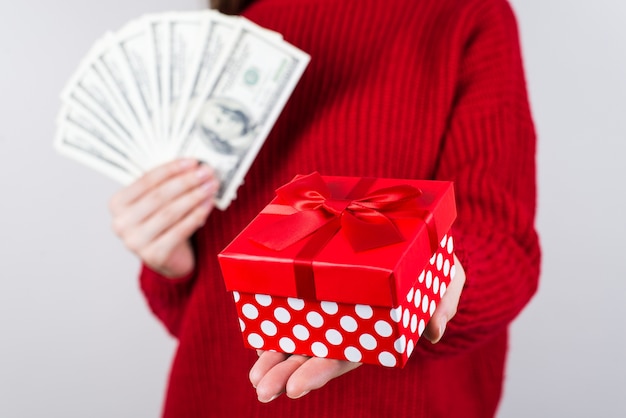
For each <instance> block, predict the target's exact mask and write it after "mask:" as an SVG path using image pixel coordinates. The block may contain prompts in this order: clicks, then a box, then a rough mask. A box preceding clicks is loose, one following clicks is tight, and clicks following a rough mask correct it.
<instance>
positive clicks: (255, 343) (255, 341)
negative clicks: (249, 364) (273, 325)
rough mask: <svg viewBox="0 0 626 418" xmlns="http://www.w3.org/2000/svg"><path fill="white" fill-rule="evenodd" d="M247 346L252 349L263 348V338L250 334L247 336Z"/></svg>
mask: <svg viewBox="0 0 626 418" xmlns="http://www.w3.org/2000/svg"><path fill="white" fill-rule="evenodd" d="M248 344H250V345H251V346H252V347H254V348H261V347H263V344H265V341H263V337H261V336H260V335H259V334H255V333H252V334H250V335H248Z"/></svg>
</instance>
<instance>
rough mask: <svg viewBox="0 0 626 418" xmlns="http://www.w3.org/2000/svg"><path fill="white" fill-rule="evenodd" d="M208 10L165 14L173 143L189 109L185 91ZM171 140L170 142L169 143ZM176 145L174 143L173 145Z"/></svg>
mask: <svg viewBox="0 0 626 418" xmlns="http://www.w3.org/2000/svg"><path fill="white" fill-rule="evenodd" d="M208 18H209V14H208V13H202V12H187V13H184V12H180V13H168V14H166V16H165V17H164V19H165V20H166V22H167V25H168V26H169V30H168V34H169V36H170V42H169V43H168V46H169V54H168V58H169V62H168V64H169V70H168V71H167V75H169V81H168V82H169V89H168V93H169V106H168V107H169V114H168V121H169V126H168V131H167V137H168V138H169V139H170V141H171V142H170V144H171V143H172V142H174V138H175V137H176V130H177V129H178V126H180V123H181V120H182V119H183V117H184V115H185V113H186V110H187V109H186V103H183V102H186V100H183V97H182V96H183V94H184V93H186V90H187V89H188V87H187V86H188V85H189V84H191V79H192V77H193V75H194V72H195V71H194V70H195V69H196V68H197V63H198V61H199V59H200V57H201V52H202V51H201V43H200V42H198V40H199V39H202V38H203V37H204V36H206V34H207V31H208V28H209V24H210V21H209V19H208ZM170 144H168V145H170ZM174 148H175V147H174Z"/></svg>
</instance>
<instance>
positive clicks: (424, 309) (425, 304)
mask: <svg viewBox="0 0 626 418" xmlns="http://www.w3.org/2000/svg"><path fill="white" fill-rule="evenodd" d="M422 312H424V313H426V312H428V295H424V297H423V298H422Z"/></svg>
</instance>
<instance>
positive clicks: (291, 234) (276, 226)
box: [250, 210, 333, 251]
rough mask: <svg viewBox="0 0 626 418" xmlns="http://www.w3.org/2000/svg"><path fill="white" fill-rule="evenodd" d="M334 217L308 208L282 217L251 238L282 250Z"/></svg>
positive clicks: (258, 242) (276, 249)
mask: <svg viewBox="0 0 626 418" xmlns="http://www.w3.org/2000/svg"><path fill="white" fill-rule="evenodd" d="M332 219H333V218H332V217H331V218H329V217H328V216H327V215H325V214H324V213H323V212H321V211H315V210H307V211H303V212H296V213H294V214H291V215H288V216H284V217H281V218H280V219H278V220H276V221H275V222H273V223H272V224H271V227H269V228H265V229H263V230H260V231H257V232H256V233H255V234H254V235H253V236H251V237H250V240H252V241H253V242H256V243H257V244H260V245H262V246H264V247H267V248H269V249H271V250H274V251H282V250H284V249H285V248H287V247H289V246H290V245H292V244H295V243H296V242H298V241H300V240H301V239H303V238H306V237H307V236H309V235H310V234H312V233H313V232H315V231H316V230H318V229H319V228H321V227H322V226H324V225H325V224H327V223H328V222H329V221H330V220H332Z"/></svg>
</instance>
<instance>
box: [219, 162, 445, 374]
mask: <svg viewBox="0 0 626 418" xmlns="http://www.w3.org/2000/svg"><path fill="white" fill-rule="evenodd" d="M455 216H456V210H455V204H454V193H453V188H452V184H451V183H450V182H439V181H419V180H394V179H372V178H354V177H322V176H320V175H319V174H317V173H313V174H311V175H308V176H301V177H297V178H296V179H294V181H292V182H291V183H289V184H287V185H285V186H283V187H282V188H281V189H279V190H278V191H277V197H276V198H275V199H274V200H273V201H272V202H271V203H270V204H269V205H268V206H267V207H266V208H265V209H264V210H263V211H262V212H261V213H260V214H259V215H258V216H257V217H256V218H255V219H254V220H253V221H252V222H251V223H250V224H249V225H248V226H247V227H246V228H245V229H244V231H242V232H241V234H240V235H239V236H238V237H237V238H235V240H233V242H231V243H230V244H229V245H228V246H227V247H226V248H225V249H224V251H222V253H220V255H219V260H220V265H221V268H222V272H223V275H224V280H225V282H226V286H227V288H228V289H229V290H232V291H233V295H234V297H235V302H236V305H237V310H238V313H239V318H240V326H241V330H242V333H243V336H244V342H245V344H247V345H248V346H250V347H252V348H256V349H262V350H276V351H280V352H284V353H296V354H303V355H307V356H315V357H322V358H334V359H342V360H348V361H351V362H364V363H371V364H379V365H383V366H388V367H402V366H404V364H405V363H406V361H407V360H408V358H409V356H410V355H411V352H412V351H413V348H414V347H415V344H416V342H417V339H418V338H419V336H420V335H421V334H422V333H423V331H424V329H425V328H426V324H427V322H428V320H429V319H430V317H431V316H432V314H433V313H434V311H435V309H436V307H437V303H438V302H439V300H440V299H441V297H442V296H443V295H444V294H445V292H446V289H447V286H448V285H449V283H450V280H451V278H452V277H453V276H454V271H455V266H454V255H453V240H452V237H450V236H449V234H448V233H449V229H450V226H451V224H452V222H453V220H454V218H455Z"/></svg>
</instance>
